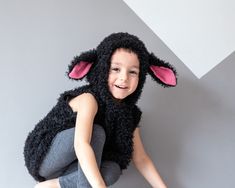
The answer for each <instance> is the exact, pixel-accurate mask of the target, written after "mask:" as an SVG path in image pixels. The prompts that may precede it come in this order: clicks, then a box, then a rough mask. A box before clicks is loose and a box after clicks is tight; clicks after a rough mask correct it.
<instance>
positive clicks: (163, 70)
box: [148, 53, 177, 87]
mask: <svg viewBox="0 0 235 188" xmlns="http://www.w3.org/2000/svg"><path fill="white" fill-rule="evenodd" d="M148 72H149V74H150V75H151V77H152V78H153V79H154V80H155V81H156V82H158V83H159V84H161V85H162V86H164V87H174V86H176V84H177V77H176V75H177V73H176V70H175V69H174V67H173V66H172V65H170V64H169V63H166V62H165V61H163V60H160V59H158V58H157V57H156V56H155V55H154V54H153V53H151V54H149V70H148Z"/></svg>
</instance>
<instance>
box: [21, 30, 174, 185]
mask: <svg viewBox="0 0 235 188" xmlns="http://www.w3.org/2000/svg"><path fill="white" fill-rule="evenodd" d="M119 48H124V49H128V50H130V51H132V52H134V53H135V54H137V57H138V60H139V62H140V73H139V82H138V86H137V89H136V90H135V91H134V92H133V93H132V94H131V95H129V96H127V97H126V98H125V99H123V100H122V101H121V102H117V101H116V100H114V98H113V97H112V95H111V93H110V92H109V88H108V75H109V69H110V61H111V56H112V54H113V53H114V52H115V50H116V49H119ZM147 73H149V74H150V75H151V77H152V78H153V79H154V80H155V81H156V82H158V83H159V84H161V85H162V86H164V87H173V86H175V85H176V83H177V78H176V71H175V69H174V68H173V67H172V66H171V65H170V64H169V63H166V62H164V61H163V60H160V59H158V58H157V57H156V56H155V55H154V54H153V53H149V52H148V51H147V49H146V47H145V45H144V43H143V42H142V41H141V40H140V39H139V38H138V37H136V36H134V35H131V34H128V33H113V34H111V35H109V36H108V37H106V38H105V39H104V40H103V41H102V42H101V43H100V44H99V45H98V46H97V48H96V49H92V50H89V51H87V52H83V53H81V54H80V55H79V56H76V57H75V58H74V60H73V61H72V62H71V64H70V65H69V71H68V76H69V78H70V79H74V80H81V79H83V78H86V79H87V81H88V83H89V84H88V85H85V86H81V87H79V88H76V89H74V90H70V91H66V92H64V93H62V94H61V95H60V97H59V99H58V102H57V104H56V105H55V106H54V107H53V108H52V110H51V111H50V112H49V113H48V114H47V115H46V116H45V117H44V118H43V119H42V120H40V121H39V123H38V124H37V125H36V126H35V128H34V129H33V130H32V131H31V132H30V133H29V135H28V137H27V139H26V142H25V146H24V158H25V164H26V167H27V169H28V171H29V173H30V174H31V175H32V176H33V178H34V179H35V180H37V181H44V180H45V178H44V177H41V176H40V175H39V173H38V172H39V167H40V165H41V163H42V161H43V159H44V157H45V155H46V154H47V152H48V150H49V148H50V145H51V143H52V140H53V138H54V137H55V136H56V134H57V133H59V132H61V131H63V130H65V129H68V128H72V127H74V126H75V121H76V113H75V112H73V111H72V109H71V108H70V106H69V105H68V102H69V100H71V99H72V98H74V97H76V96H78V95H80V94H82V93H91V94H92V95H93V96H94V97H95V99H96V101H97V103H98V112H97V114H96V116H95V119H94V124H99V125H101V126H102V127H103V128H104V130H105V133H106V141H105V145H104V150H103V154H102V160H112V161H115V162H117V163H118V164H119V165H120V167H121V169H126V168H127V166H128V165H129V163H130V161H131V157H132V152H133V141H132V139H133V132H134V130H135V128H136V127H137V126H138V123H139V121H140V119H141V113H142V112H141V111H140V109H139V108H138V107H137V106H136V103H137V101H138V99H139V97H140V95H141V92H142V88H143V85H144V83H145V80H146V75H147Z"/></svg>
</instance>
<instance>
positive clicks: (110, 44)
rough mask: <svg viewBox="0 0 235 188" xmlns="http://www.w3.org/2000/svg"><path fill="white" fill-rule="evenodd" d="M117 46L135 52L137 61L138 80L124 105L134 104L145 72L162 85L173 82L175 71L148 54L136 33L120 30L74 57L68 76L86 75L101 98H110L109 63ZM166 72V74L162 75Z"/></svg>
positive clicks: (168, 84) (81, 77) (140, 89)
mask: <svg viewBox="0 0 235 188" xmlns="http://www.w3.org/2000/svg"><path fill="white" fill-rule="evenodd" d="M119 48H124V49H128V50H130V51H132V52H134V53H135V54H137V57H138V59H139V62H140V74H139V83H138V86H137V89H136V90H135V92H134V93H132V94H131V95H129V96H128V97H126V98H125V99H123V101H124V102H125V103H126V104H135V103H136V102H137V101H138V99H139V97H140V95H141V92H142V88H143V86H144V83H145V80H146V75H147V73H149V74H150V75H151V76H152V78H153V79H154V80H155V81H156V82H158V83H159V84H161V85H162V86H164V87H172V86H175V85H176V82H177V80H176V76H175V75H176V71H175V69H174V68H173V67H172V66H171V65H170V64H168V63H166V62H164V61H162V60H160V59H158V58H157V57H156V56H155V55H154V54H153V53H149V52H148V50H147V49H146V47H145V45H144V43H143V42H142V41H141V40H140V39H139V38H138V37H137V36H134V35H131V34H129V33H122V32H120V33H113V34H111V35H109V36H107V37H106V38H104V40H103V41H102V42H101V43H100V44H99V45H98V46H97V48H96V49H93V50H89V51H87V52H83V53H81V54H80V55H79V56H76V57H75V58H74V60H73V61H72V62H71V64H70V65H69V71H68V76H69V78H71V79H75V80H80V79H83V78H84V77H86V78H87V81H88V82H89V83H90V85H91V86H92V87H93V89H94V90H96V91H97V92H99V93H100V96H101V98H102V100H103V101H107V100H110V99H111V98H112V96H111V93H110V92H109V89H108V75H109V69H110V64H111V63H110V62H111V57H112V55H113V53H114V52H115V50H117V49H119ZM151 67H158V69H157V71H158V70H160V71H159V72H160V76H159V75H158V74H159V73H158V72H157V71H156V69H155V68H154V69H153V68H151ZM162 68H164V70H163V69H162ZM153 70H154V71H153ZM166 71H167V72H166ZM165 72H166V74H167V76H165V75H164V74H165ZM169 77H171V78H169ZM167 79H168V80H167ZM169 79H170V82H169ZM172 79H174V80H173V81H172Z"/></svg>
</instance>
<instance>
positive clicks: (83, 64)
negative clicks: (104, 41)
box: [67, 50, 97, 80]
mask: <svg viewBox="0 0 235 188" xmlns="http://www.w3.org/2000/svg"><path fill="white" fill-rule="evenodd" d="M96 60H97V55H96V50H89V51H87V52H83V53H81V54H80V55H79V56H75V57H74V59H73V61H72V62H71V64H70V65H69V67H68V69H69V71H68V72H67V74H68V77H69V78H70V79H74V80H81V79H83V78H84V77H85V76H86V75H87V74H88V73H89V71H90V70H91V68H92V67H93V66H94V64H95V63H96Z"/></svg>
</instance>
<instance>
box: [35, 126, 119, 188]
mask: <svg viewBox="0 0 235 188" xmlns="http://www.w3.org/2000/svg"><path fill="white" fill-rule="evenodd" d="M74 131H75V128H70V129H67V130H64V131H62V132H60V133H58V134H57V135H56V137H55V138H54V140H53V141H52V145H51V147H50V149H49V151H48V153H47V155H46V156H45V158H44V160H43V162H42V164H41V166H40V169H39V174H40V175H41V176H43V177H45V178H46V179H52V178H59V183H60V186H61V188H91V185H90V184H89V182H88V180H87V178H86V176H85V175H84V173H83V171H82V169H81V167H80V165H79V162H78V160H77V157H76V154H75V151H74ZM104 143H105V132H104V129H103V128H102V127H101V126H100V125H94V126H93V132H92V138H91V147H92V148H93V150H94V153H95V157H96V162H97V165H98V167H99V168H100V173H101V175H102V177H103V179H104V181H105V184H106V185H107V186H110V185H112V184H114V183H115V182H116V181H117V180H118V179H119V177H120V175H121V169H120V166H119V165H118V164H117V163H115V162H113V161H101V157H102V152H103V146H104Z"/></svg>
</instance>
